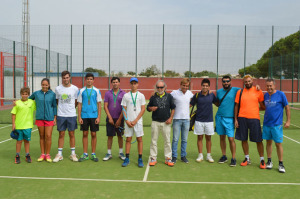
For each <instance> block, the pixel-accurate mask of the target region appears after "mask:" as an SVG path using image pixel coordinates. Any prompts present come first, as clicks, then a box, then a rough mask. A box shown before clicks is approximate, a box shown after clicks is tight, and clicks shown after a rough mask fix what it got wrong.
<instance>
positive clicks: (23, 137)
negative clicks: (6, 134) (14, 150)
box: [16, 129, 32, 141]
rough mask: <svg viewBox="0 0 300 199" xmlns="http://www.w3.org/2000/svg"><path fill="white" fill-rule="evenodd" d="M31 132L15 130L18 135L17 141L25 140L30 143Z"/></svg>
mask: <svg viewBox="0 0 300 199" xmlns="http://www.w3.org/2000/svg"><path fill="white" fill-rule="evenodd" d="M31 130H32V129H16V131H17V132H18V133H19V137H18V139H17V140H18V141H21V140H27V141H31Z"/></svg>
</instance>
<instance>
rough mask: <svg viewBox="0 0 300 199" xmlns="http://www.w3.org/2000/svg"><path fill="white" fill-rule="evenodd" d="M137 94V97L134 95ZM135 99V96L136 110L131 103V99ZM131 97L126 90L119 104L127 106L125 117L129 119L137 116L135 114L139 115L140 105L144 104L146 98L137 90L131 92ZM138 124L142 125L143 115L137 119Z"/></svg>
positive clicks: (131, 119)
mask: <svg viewBox="0 0 300 199" xmlns="http://www.w3.org/2000/svg"><path fill="white" fill-rule="evenodd" d="M136 95H137V97H136ZM132 97H133V100H135V98H136V110H135V111H134V104H133V100H132ZM132 97H131V93H130V92H128V93H126V94H125V95H124V97H123V99H122V102H121V105H122V106H126V107H127V119H128V120H129V121H133V120H135V119H136V118H137V116H138V115H139V113H140V112H141V110H142V109H141V106H142V105H145V104H146V99H145V96H144V94H143V93H140V92H139V91H137V92H135V93H132ZM137 123H139V124H140V125H143V117H141V118H140V119H139V121H138V122H137Z"/></svg>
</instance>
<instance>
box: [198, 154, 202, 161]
mask: <svg viewBox="0 0 300 199" xmlns="http://www.w3.org/2000/svg"><path fill="white" fill-rule="evenodd" d="M201 161H203V155H202V154H199V155H198V158H197V159H196V162H201Z"/></svg>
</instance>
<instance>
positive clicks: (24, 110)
mask: <svg viewBox="0 0 300 199" xmlns="http://www.w3.org/2000/svg"><path fill="white" fill-rule="evenodd" d="M35 110H36V105H35V101H34V100H31V99H28V100H27V101H22V100H18V101H16V106H14V108H13V109H12V111H11V113H12V114H14V115H16V120H15V124H16V129H17V130H21V129H30V128H33V114H34V111H35Z"/></svg>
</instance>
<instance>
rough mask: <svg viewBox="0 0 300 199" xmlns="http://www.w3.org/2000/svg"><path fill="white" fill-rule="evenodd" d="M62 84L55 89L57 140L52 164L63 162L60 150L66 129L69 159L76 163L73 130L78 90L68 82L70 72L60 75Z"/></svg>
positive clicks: (75, 124)
mask: <svg viewBox="0 0 300 199" xmlns="http://www.w3.org/2000/svg"><path fill="white" fill-rule="evenodd" d="M61 76H62V84H61V85H59V86H57V87H56V88H55V94H56V101H57V104H58V106H57V122H56V123H57V130H58V131H59V138H58V153H57V155H56V156H55V158H54V159H53V162H58V161H60V160H63V155H62V150H63V147H64V139H65V131H66V129H67V128H68V131H69V137H70V148H71V155H70V159H71V160H72V161H74V162H77V161H78V158H77V156H76V154H75V135H74V132H75V129H77V115H76V105H77V96H78V88H77V87H76V86H74V85H72V84H71V82H70V72H69V71H63V72H62V73H61Z"/></svg>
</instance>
